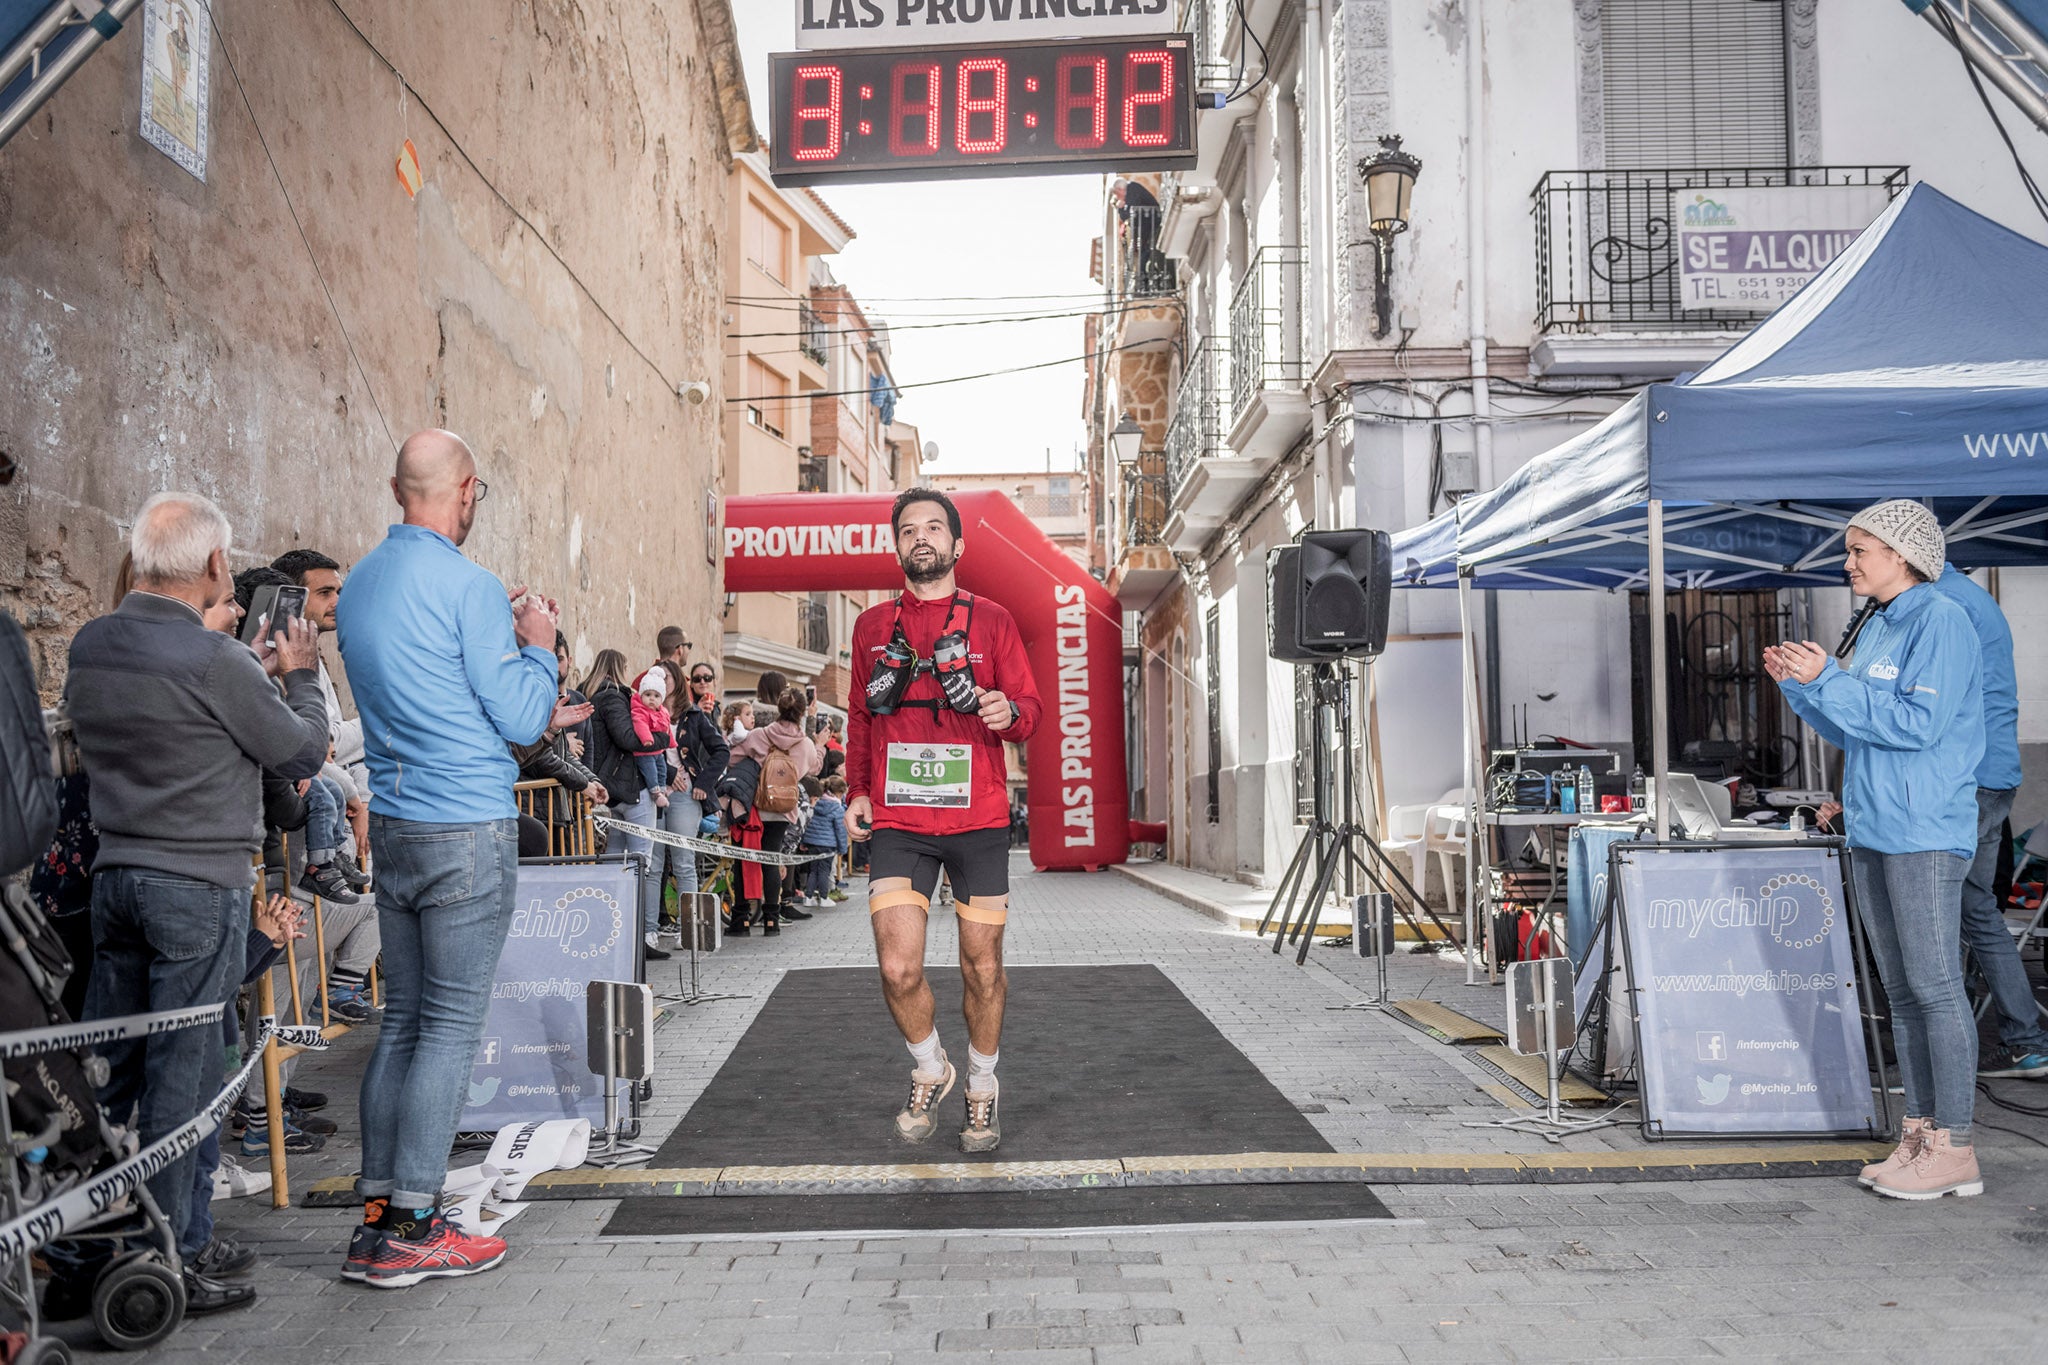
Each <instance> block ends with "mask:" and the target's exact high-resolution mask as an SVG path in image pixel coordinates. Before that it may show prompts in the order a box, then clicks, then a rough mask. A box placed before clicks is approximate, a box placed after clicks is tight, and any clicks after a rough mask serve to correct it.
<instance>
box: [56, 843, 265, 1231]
mask: <svg viewBox="0 0 2048 1365" xmlns="http://www.w3.org/2000/svg"><path fill="white" fill-rule="evenodd" d="M248 933H249V893H248V891H246V890H240V889H235V888H230V887H225V886H215V885H214V884H213V883H211V882H202V881H195V880H194V879H192V878H190V877H180V876H176V875H174V874H172V873H169V872H155V871H152V870H150V869H148V868H141V867H110V868H106V869H104V870H102V871H100V872H97V873H95V874H94V875H93V881H92V936H93V945H94V946H93V964H92V985H91V986H90V987H88V988H87V991H86V997H85V1017H86V1018H87V1019H112V1018H114V1017H116V1016H118V1015H123V1014H143V1013H150V1012H154V1011H157V1010H177V1009H189V1008H191V1007H193V1006H195V1005H218V1004H221V1003H223V1002H224V1001H226V1000H227V998H228V993H229V992H230V991H232V990H233V989H234V987H235V984H236V983H237V982H239V981H240V980H241V979H242V965H243V952H244V944H245V942H246V940H247V938H248ZM220 1040H221V1031H220V1027H219V1026H218V1025H203V1026H199V1027H194V1028H181V1029H176V1030H173V1031H172V1032H169V1033H159V1034H156V1035H154V1036H152V1037H148V1038H139V1039H133V1040H130V1041H127V1042H119V1043H109V1044H107V1045H106V1046H105V1047H102V1048H101V1049H100V1054H101V1055H102V1056H103V1057H105V1058H106V1061H107V1066H108V1068H109V1071H110V1073H111V1074H110V1075H109V1077H108V1080H107V1083H106V1085H105V1086H104V1087H102V1088H101V1090H100V1104H101V1105H102V1106H103V1107H104V1108H105V1109H106V1111H107V1113H108V1115H109V1116H110V1117H111V1118H112V1119H113V1120H114V1121H115V1122H117V1123H126V1122H128V1121H129V1114H130V1111H131V1110H133V1111H139V1113H140V1118H139V1120H138V1121H137V1126H138V1130H139V1132H140V1134H141V1137H142V1141H143V1142H144V1143H145V1144H148V1143H152V1142H155V1141H157V1140H158V1139H160V1138H162V1137H163V1136H164V1135H165V1134H166V1133H169V1132H171V1131H173V1130H174V1129H177V1128H179V1127H181V1126H183V1125H184V1124H186V1123H188V1122H190V1120H191V1119H192V1116H193V1115H195V1114H197V1113H198V1112H199V1111H200V1109H201V1108H202V1107H204V1105H205V1104H206V1102H207V1101H208V1100H211V1099H212V1098H213V1097H214V1096H215V1095H216V1094H217V1093H219V1091H220V1083H221V1048H220ZM196 1165H197V1153H196V1152H187V1153H185V1155H183V1156H181V1157H179V1158H178V1159H177V1160H176V1161H173V1162H172V1163H171V1164H170V1165H168V1166H166V1167H165V1168H164V1169H163V1170H161V1171H158V1172H157V1173H156V1174H155V1175H153V1176H151V1177H150V1180H149V1192H150V1194H152V1195H153V1196H155V1198H156V1202H157V1207H158V1208H159V1209H161V1210H162V1211H163V1215H164V1218H165V1220H166V1221H167V1222H168V1223H169V1224H170V1226H171V1227H172V1228H173V1229H176V1230H178V1231H180V1232H181V1233H182V1232H183V1230H184V1229H185V1228H187V1227H188V1226H189V1224H190V1223H191V1214H192V1189H193V1168H194V1167H195V1166H196Z"/></svg>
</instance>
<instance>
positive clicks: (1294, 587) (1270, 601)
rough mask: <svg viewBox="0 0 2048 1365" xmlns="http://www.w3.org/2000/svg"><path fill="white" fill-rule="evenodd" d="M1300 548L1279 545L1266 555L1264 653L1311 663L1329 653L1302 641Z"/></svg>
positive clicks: (1286, 659) (1290, 661) (1276, 657)
mask: <svg viewBox="0 0 2048 1365" xmlns="http://www.w3.org/2000/svg"><path fill="white" fill-rule="evenodd" d="M1300 620H1301V547H1300V546H1299V545H1282V546H1281V547H1280V548H1279V549H1277V550H1274V551H1273V552H1272V553H1271V554H1269V555H1267V556H1266V653H1268V654H1269V655H1271V656H1272V657H1273V658H1275V659H1278V660H1279V661H1280V662H1281V663H1283V664H1314V663H1321V662H1323V661H1324V660H1326V659H1328V658H1329V657H1330V656H1329V655H1328V654H1324V653H1321V652H1320V651H1317V650H1313V649H1306V648H1304V647H1303V646H1302V643H1301V630H1300V627H1299V622H1300Z"/></svg>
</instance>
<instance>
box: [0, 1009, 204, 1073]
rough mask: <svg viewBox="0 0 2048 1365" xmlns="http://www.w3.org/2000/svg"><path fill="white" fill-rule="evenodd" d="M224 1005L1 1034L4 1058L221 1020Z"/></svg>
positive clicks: (0, 1044)
mask: <svg viewBox="0 0 2048 1365" xmlns="http://www.w3.org/2000/svg"><path fill="white" fill-rule="evenodd" d="M226 1009H227V1006H226V1005H225V1004H221V1005H194V1006H193V1007H192V1008H191V1009H184V1010H165V1011H163V1012H161V1013H159V1014H124V1015H121V1016H120V1017H119V1018H115V1019H94V1020H90V1021H89V1022H86V1023H82V1024H56V1025H53V1026H51V1027H49V1028H34V1029H24V1030H22V1031H21V1032H19V1033H9V1034H4V1035H0V1060H6V1061H10V1062H11V1061H13V1060H14V1059H15V1058H17V1057H28V1056H32V1055H34V1054H35V1053H38V1052H62V1051H66V1050H68V1049H70V1048H75V1047H98V1046H99V1045H100V1044H101V1043H118V1042H120V1041H121V1040H123V1039H124V1038H147V1037H149V1036H151V1035H152V1034H157V1033H170V1032H173V1031H175V1030H177V1029H181V1028H190V1027H191V1026H193V1025H194V1024H214V1023H219V1022H220V1016H221V1013H222V1012H223V1011H224V1010H226Z"/></svg>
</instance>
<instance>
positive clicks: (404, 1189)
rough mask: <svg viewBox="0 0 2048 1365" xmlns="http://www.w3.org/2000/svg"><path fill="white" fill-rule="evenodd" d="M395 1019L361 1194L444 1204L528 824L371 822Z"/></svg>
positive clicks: (374, 1102) (380, 1066)
mask: <svg viewBox="0 0 2048 1365" xmlns="http://www.w3.org/2000/svg"><path fill="white" fill-rule="evenodd" d="M370 848H371V849H372V851H373V856H374V857H375V859H376V867H377V921H378V931H379V933H380V935H381V936H382V939H383V944H384V1022H383V1026H382V1027H381V1028H379V1029H378V1031H377V1047H376V1050H375V1051H374V1052H372V1053H371V1054H370V1065H369V1067H368V1069H367V1070H365V1071H364V1073H363V1091H362V1119H363V1173H362V1175H361V1177H360V1178H358V1179H357V1181H356V1192H357V1193H359V1194H361V1195H362V1196H363V1197H365V1198H389V1199H390V1200H391V1202H392V1203H393V1204H395V1205H397V1206H398V1207H400V1208H409V1209H423V1208H428V1207H431V1206H433V1205H435V1204H438V1203H439V1202H440V1199H441V1186H442V1185H443V1184H444V1183H445V1182H446V1180H447V1177H448V1149H449V1148H450V1147H451V1146H453V1145H454V1142H455V1132H456V1126H457V1123H458V1122H459V1120H460V1119H461V1117H462V1110H463V1106H464V1105H465V1104H467V1102H468V1100H469V1073H470V1068H471V1067H472V1066H473V1065H474V1064H475V1062H476V1049H477V1043H478V1042H479V1041H480V1040H481V1039H482V1038H483V1033H484V1018H485V1016H486V1015H487V1014H488V1013H489V1012H490V1008H491V985H492V982H493V981H494V980H495V978H496V976H497V972H498V955H499V954H500V953H501V952H503V951H504V948H505V934H506V931H507V930H508V929H509V928H510V927H511V925H512V908H513V903H514V900H515V894H516V891H517V889H518V875H519V824H518V822H517V821H516V820H480V821H476V822H473V823H463V824H428V823H425V822H422V821H417V820H397V819H393V818H392V817H390V816H385V815H378V814H376V813H375V812H374V811H373V812H372V813H371V815H370Z"/></svg>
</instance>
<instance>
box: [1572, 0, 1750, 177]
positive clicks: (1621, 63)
mask: <svg viewBox="0 0 2048 1365" xmlns="http://www.w3.org/2000/svg"><path fill="white" fill-rule="evenodd" d="M1600 44H1601V46H1600V54H1601V75H1602V88H1603V94H1604V99H1605V104H1606V118H1605V122H1606V129H1607V168H1608V169H1609V170H1640V169H1652V168H1684V167H1695V166H1784V165H1786V164H1788V163H1789V161H1790V158H1791V151H1790V148H1791V140H1790V137H1789V135H1788V122H1789V120H1788V118H1787V115H1786V100H1785V16H1784V10H1783V8H1782V7H1781V6H1780V5H1779V4H1778V3H1776V0H1606V3H1605V4H1603V5H1602V6H1601V12H1600Z"/></svg>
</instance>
